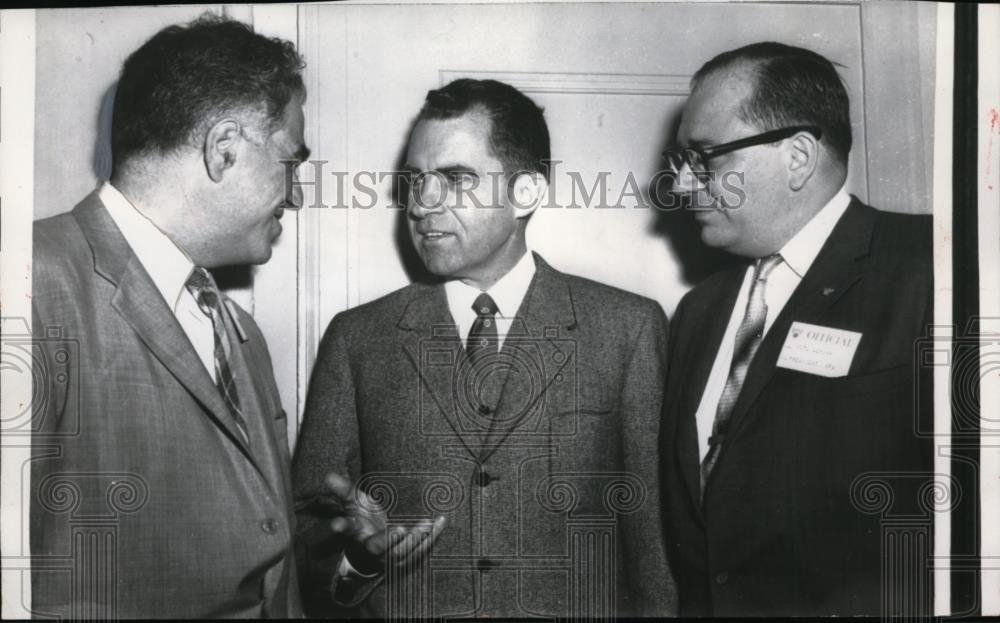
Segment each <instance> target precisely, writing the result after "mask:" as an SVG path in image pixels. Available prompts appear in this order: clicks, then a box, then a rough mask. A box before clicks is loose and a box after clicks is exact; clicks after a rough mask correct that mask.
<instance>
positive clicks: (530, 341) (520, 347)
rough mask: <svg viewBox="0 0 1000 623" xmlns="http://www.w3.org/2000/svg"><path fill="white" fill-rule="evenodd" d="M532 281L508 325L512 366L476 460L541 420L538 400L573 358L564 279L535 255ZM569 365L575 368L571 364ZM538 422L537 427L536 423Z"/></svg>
mask: <svg viewBox="0 0 1000 623" xmlns="http://www.w3.org/2000/svg"><path fill="white" fill-rule="evenodd" d="M534 258H535V276H534V277H533V278H532V280H531V285H530V286H529V287H528V291H527V292H526V293H525V296H524V300H523V301H522V302H521V307H520V309H519V310H518V313H517V316H516V318H515V320H514V322H513V323H512V324H511V327H510V330H509V331H508V333H507V337H506V338H505V339H504V346H503V350H502V352H501V355H502V359H503V360H504V361H508V362H511V368H510V373H508V374H507V380H506V382H505V383H504V387H503V391H502V392H501V394H500V401H499V403H498V404H497V408H496V413H495V414H494V416H493V421H492V424H491V426H490V430H489V433H488V434H487V436H486V439H485V443H484V444H483V446H484V447H483V449H482V452H481V453H480V455H479V460H480V461H485V460H486V459H488V458H489V457H490V456H491V455H492V454H493V453H494V452H496V450H497V448H498V447H499V446H500V445H501V444H502V443H503V442H504V441H505V440H506V439H507V437H508V436H509V435H510V434H511V433H512V432H513V431H515V430H517V429H518V428H520V427H522V426H524V425H525V424H526V423H527V427H525V429H524V430H526V431H531V430H535V428H532V427H531V422H529V420H531V419H532V418H540V417H541V416H542V414H541V413H540V412H539V411H538V408H539V405H541V404H542V403H541V400H540V399H541V397H542V396H543V395H544V394H545V392H546V391H547V390H548V388H549V386H550V385H551V383H552V381H553V380H554V379H555V378H556V375H557V374H559V373H560V372H561V371H562V370H563V368H564V367H565V366H566V365H567V364H569V363H570V360H571V359H574V358H575V357H576V352H575V351H574V350H572V349H571V348H569V345H570V344H571V342H570V341H569V340H568V339H567V338H568V335H567V333H566V332H565V331H566V330H567V329H571V328H573V327H574V326H575V325H576V314H575V313H574V310H573V296H572V292H571V290H570V287H569V283H568V282H567V280H566V279H565V277H564V276H563V275H562V274H561V273H560V272H558V271H556V270H555V269H553V268H552V267H551V266H549V265H548V264H547V263H546V262H545V260H543V259H542V258H541V256H539V255H537V254H535V255H534ZM572 365H576V362H575V361H574V362H573V364H572ZM539 423H540V422H539Z"/></svg>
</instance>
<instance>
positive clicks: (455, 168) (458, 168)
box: [403, 163, 479, 177]
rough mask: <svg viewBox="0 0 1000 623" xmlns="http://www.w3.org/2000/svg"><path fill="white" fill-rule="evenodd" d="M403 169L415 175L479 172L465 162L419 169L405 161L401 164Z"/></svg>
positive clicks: (476, 173) (470, 173)
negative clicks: (428, 169) (427, 169)
mask: <svg viewBox="0 0 1000 623" xmlns="http://www.w3.org/2000/svg"><path fill="white" fill-rule="evenodd" d="M403 170H404V171H405V172H407V173H413V174H415V175H419V174H421V173H439V174H441V175H444V176H449V175H455V174H456V173H466V174H469V175H475V176H476V177H479V173H478V172H477V171H476V170H475V169H473V168H472V167H470V166H468V165H465V164H451V165H448V166H444V167H438V168H436V169H432V170H430V171H421V170H420V169H419V168H418V167H415V166H413V165H412V164H409V163H407V164H404V165H403Z"/></svg>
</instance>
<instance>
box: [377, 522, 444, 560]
mask: <svg viewBox="0 0 1000 623" xmlns="http://www.w3.org/2000/svg"><path fill="white" fill-rule="evenodd" d="M446 523H447V520H446V519H445V516H444V515H439V516H438V517H437V518H436V519H435V520H434V521H429V520H428V521H423V522H420V523H419V524H417V525H416V526H413V527H412V528H410V529H409V530H407V531H406V532H405V533H404V534H400V535H398V536H396V537H395V540H393V538H392V537H390V549H389V557H388V559H389V561H390V562H391V563H393V564H397V565H399V564H405V563H407V562H412V561H415V560H419V558H420V557H421V556H425V555H427V553H428V552H429V551H430V549H431V547H433V545H434V542H435V541H436V540H437V538H438V536H439V535H440V534H441V532H442V531H443V530H444V527H445V524H446Z"/></svg>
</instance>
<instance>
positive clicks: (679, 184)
mask: <svg viewBox="0 0 1000 623" xmlns="http://www.w3.org/2000/svg"><path fill="white" fill-rule="evenodd" d="M705 188H706V185H705V179H704V175H698V174H697V173H695V172H694V171H692V170H691V165H690V164H688V163H687V162H685V163H684V164H683V165H682V166H681V168H680V170H678V171H677V177H676V178H675V179H674V192H686V193H692V192H697V191H699V190H705Z"/></svg>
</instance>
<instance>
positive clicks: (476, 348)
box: [465, 292, 500, 362]
mask: <svg viewBox="0 0 1000 623" xmlns="http://www.w3.org/2000/svg"><path fill="white" fill-rule="evenodd" d="M472 310H473V311H474V312H476V320H475V322H473V323H472V328H471V329H469V339H468V340H466V342H465V352H466V354H468V355H469V359H471V360H472V361H473V362H475V361H478V360H479V358H480V357H482V356H483V355H488V354H492V355H495V354H497V352H498V351H499V350H500V340H499V338H498V337H497V312H498V311H499V310H498V309H497V304H496V303H495V302H494V301H493V298H492V297H490V295H489V294H486V293H485V292H483V293H482V294H480V295H479V296H477V297H476V301H475V302H474V303H473V304H472Z"/></svg>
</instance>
